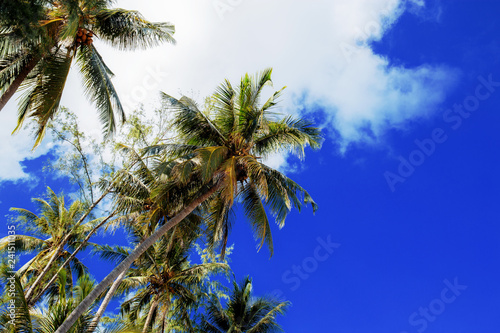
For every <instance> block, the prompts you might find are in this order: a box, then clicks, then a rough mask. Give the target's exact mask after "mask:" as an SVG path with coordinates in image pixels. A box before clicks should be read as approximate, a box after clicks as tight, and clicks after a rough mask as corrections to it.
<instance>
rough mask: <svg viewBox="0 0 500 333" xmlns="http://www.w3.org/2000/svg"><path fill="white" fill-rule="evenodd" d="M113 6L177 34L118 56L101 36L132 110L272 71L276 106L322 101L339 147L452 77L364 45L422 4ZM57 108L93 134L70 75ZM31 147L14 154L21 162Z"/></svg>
mask: <svg viewBox="0 0 500 333" xmlns="http://www.w3.org/2000/svg"><path fill="white" fill-rule="evenodd" d="M117 6H119V7H123V8H130V9H138V10H140V11H141V12H142V13H143V14H144V16H145V17H146V18H148V19H150V20H154V21H166V20H167V21H171V22H173V23H174V24H175V25H176V30H177V32H176V35H175V37H176V39H177V41H178V43H177V45H176V46H171V45H164V46H161V47H158V48H155V49H152V50H148V51H140V52H120V51H115V50H112V49H111V48H109V47H108V46H106V45H102V44H100V43H99V42H97V46H98V47H99V49H100V50H101V54H102V55H103V58H104V59H105V60H106V61H107V63H108V65H109V66H110V67H111V69H112V70H113V71H114V72H115V74H116V77H115V80H114V82H115V86H116V87H117V89H118V91H119V92H120V94H121V96H122V99H123V100H124V104H125V105H126V108H127V109H128V110H129V111H130V110H132V109H133V108H134V107H135V106H136V105H137V104H138V103H143V104H144V105H145V106H146V109H147V108H148V107H150V106H152V105H154V104H155V101H156V100H157V96H158V91H159V90H162V91H165V92H168V93H169V94H172V95H176V96H179V95H180V94H181V93H182V94H186V95H188V96H191V97H194V98H197V99H199V100H202V99H203V97H204V96H206V95H208V94H210V93H211V92H212V91H213V89H214V88H215V87H216V86H217V85H218V84H219V83H220V82H221V81H222V80H223V79H224V78H228V79H230V80H232V81H237V80H239V78H240V76H241V75H242V74H244V73H246V72H249V73H254V72H257V71H259V70H262V69H263V68H266V67H273V68H274V73H273V77H274V83H275V87H276V88H281V87H282V86H284V85H287V86H288V89H287V90H286V93H285V95H284V97H283V108H282V109H281V111H282V112H288V113H295V112H298V111H297V110H299V109H308V108H310V107H311V106H313V105H320V106H321V107H322V108H323V109H324V111H325V113H326V115H327V117H326V119H327V122H328V125H329V126H331V127H333V128H334V129H335V131H336V133H338V135H339V136H340V140H341V142H342V145H343V147H344V148H345V147H346V146H348V144H349V143H351V142H358V141H366V140H370V141H373V140H377V138H378V137H379V136H380V135H382V134H383V132H384V130H385V129H387V128H389V127H394V126H401V125H402V124H404V123H405V121H407V120H409V119H413V118H414V117H419V116H422V115H425V114H426V113H427V112H429V110H433V109H435V107H436V106H437V105H438V104H439V103H441V102H442V101H443V99H444V97H445V94H446V91H447V89H448V87H450V85H451V84H452V82H453V81H454V80H455V79H456V75H455V74H454V72H453V71H452V70H450V69H448V68H446V67H444V66H440V65H436V64H421V66H420V67H418V68H405V67H393V66H391V65H390V63H389V61H388V60H387V59H385V58H384V57H383V56H380V55H377V54H375V53H374V52H373V51H372V50H371V48H370V44H369V43H370V41H372V40H379V39H381V38H382V37H383V35H384V32H386V31H387V30H388V29H390V28H391V26H392V25H393V24H394V23H395V22H396V21H397V19H398V18H399V17H400V15H401V14H402V13H403V12H404V11H405V10H411V11H412V12H414V11H417V9H418V10H419V11H420V12H422V11H425V3H424V2H423V1H422V0H418V1H417V0H412V1H402V0H401V1H400V0H336V1H329V0H321V1H320V0H317V1H310V2H304V1H289V0H252V1H249V0H213V1H199V0H183V1H160V0H154V1H153V0H151V1H142V2H139V1H132V0H121V1H118V2H117ZM299 96H307V98H298V97H299ZM298 100H300V101H301V104H300V105H297V104H296V103H295V102H294V101H298ZM63 104H64V105H66V106H68V107H70V108H71V109H72V110H74V111H77V113H78V114H79V116H80V119H81V122H82V127H83V129H84V130H86V131H87V132H92V133H95V135H98V133H99V128H100V126H99V125H98V123H97V117H96V112H95V111H93V109H92V107H91V106H89V105H88V103H87V102H86V101H85V99H84V97H83V96H82V94H81V89H80V80H79V78H78V77H77V75H76V74H75V73H74V74H72V75H71V77H70V79H69V82H68V89H67V91H66V92H65V94H64V96H63ZM10 108H11V112H14V111H13V107H12V106H10ZM5 111H8V110H4V112H5ZM2 113H3V112H2ZM2 116H3V115H2ZM1 124H2V125H0V126H5V123H4V122H2V123H1ZM7 125H9V124H7ZM4 129H5V128H4ZM16 138H19V136H18V137H16ZM10 145H12V147H19V146H18V145H17V144H16V143H15V140H14V139H11V138H6V141H4V144H3V145H2V148H0V153H5V152H6V150H12V149H14V148H11V147H7V146H10ZM26 147H30V146H29V144H28V143H27V144H26ZM28 150H29V149H27V150H26V151H24V150H20V151H19V152H18V153H16V157H15V159H17V162H19V161H21V160H22V159H23V158H25V157H26V156H28V155H25V153H26V152H27V151H28ZM275 160H276V162H277V163H278V164H279V161H280V160H281V161H282V162H281V163H286V162H285V161H286V159H285V158H281V159H275ZM5 168H7V169H8V168H12V165H11V166H5ZM14 169H15V168H14ZM19 170H20V169H19V168H17V175H18V176H19V177H22V176H23V173H22V172H19ZM15 174H16V173H12V175H15Z"/></svg>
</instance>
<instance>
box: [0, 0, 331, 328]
mask: <svg viewBox="0 0 500 333" xmlns="http://www.w3.org/2000/svg"><path fill="white" fill-rule="evenodd" d="M111 4H112V1H111V0H59V1H53V0H36V1H32V0H16V1H14V2H12V3H11V2H9V1H7V2H4V3H2V4H1V5H0V11H1V13H2V14H1V15H0V35H1V41H0V55H1V62H0V93H1V94H2V95H1V98H0V109H1V108H2V107H3V106H4V105H5V104H6V102H7V101H8V100H9V99H10V98H11V97H12V95H13V94H14V93H15V92H16V91H17V90H18V89H19V88H22V90H23V95H22V96H21V99H20V104H19V121H18V125H17V128H19V127H20V126H22V124H23V121H24V120H26V119H28V118H33V119H34V122H35V124H36V130H35V134H36V137H37V138H36V141H35V145H36V144H39V143H40V141H41V140H42V138H43V135H44V133H45V131H46V128H47V126H48V124H49V123H50V121H51V119H52V118H53V117H54V115H55V114H56V112H57V111H58V109H59V102H60V98H61V95H62V90H63V88H64V84H65V81H66V77H67V75H68V71H69V69H70V67H71V64H72V63H73V61H75V62H76V63H77V64H78V65H79V66H80V71H81V73H82V75H83V78H84V88H85V92H86V93H87V95H88V96H89V98H90V99H91V100H92V101H93V102H94V103H95V105H96V108H97V110H98V111H99V115H100V119H101V120H102V122H103V124H104V133H105V134H111V133H113V131H114V130H115V124H116V122H115V114H116V115H117V116H118V118H121V119H123V120H124V119H125V117H124V114H123V110H122V108H121V105H120V102H119V99H118V96H117V94H116V92H115V90H114V88H113V85H112V83H111V80H110V77H111V75H112V73H111V71H110V70H109V68H108V67H107V66H106V65H105V64H104V62H103V60H102V58H101V57H100V55H99V53H98V52H97V50H96V49H95V47H94V45H93V39H95V40H97V39H99V40H103V41H107V42H109V43H111V45H114V46H117V47H119V48H120V49H134V48H136V47H150V46H152V45H155V44H157V43H160V42H165V41H166V42H174V39H173V38H172V34H173V32H174V29H173V26H172V25H170V24H166V23H151V22H148V21H146V20H145V19H144V18H143V17H142V16H141V15H140V14H139V13H137V12H134V11H127V10H123V9H110V8H109V7H110V5H111ZM28 18H29V21H28V20H27V19H28ZM82 31H85V34H86V36H92V37H93V39H91V40H90V42H89V41H87V38H89V37H86V42H82ZM89 33H91V35H90V34H89ZM271 72H272V70H271V69H266V70H264V71H262V72H261V73H258V74H257V75H255V76H250V75H248V74H247V75H245V76H243V77H242V79H241V81H240V82H239V84H238V85H237V86H234V87H233V86H232V85H231V83H230V82H229V81H227V80H226V81H224V82H223V83H222V84H221V85H220V86H219V87H218V88H217V89H216V91H215V92H214V94H213V95H212V96H211V99H210V100H211V102H210V103H207V104H206V105H205V107H204V108H201V107H200V106H198V105H197V103H196V102H195V101H193V100H192V99H190V98H188V97H185V96H184V97H182V98H180V99H177V98H174V97H172V96H169V95H167V94H163V95H162V98H163V101H164V109H163V110H162V112H166V113H168V115H169V118H170V121H171V122H170V123H169V125H170V129H171V132H172V135H170V136H169V138H168V139H165V138H162V139H161V140H160V139H158V140H154V141H153V142H152V143H148V144H143V145H134V144H133V145H125V144H121V145H119V146H120V150H121V152H122V153H123V156H125V158H124V163H123V167H122V168H120V169H119V170H118V171H116V172H113V173H112V174H111V175H109V176H108V177H106V178H103V179H101V181H100V182H99V183H98V185H99V188H100V194H101V195H100V197H99V198H97V199H95V200H94V201H93V202H90V203H87V202H83V201H82V202H81V201H79V200H75V201H73V202H72V203H71V205H69V207H67V205H66V203H65V200H64V196H58V195H56V193H55V192H54V191H52V190H51V189H49V190H48V195H47V198H45V199H41V198H39V199H36V202H37V203H38V204H39V206H40V207H39V208H40V209H39V213H34V212H30V211H28V210H25V209H20V208H15V209H14V210H15V212H16V213H17V215H18V222H19V223H20V225H23V226H24V227H25V230H26V231H27V233H26V235H17V236H16V240H15V244H16V250H17V252H18V254H33V253H34V256H33V257H32V258H31V259H30V260H29V261H28V262H26V263H25V264H24V265H23V266H22V267H20V268H19V269H18V270H17V272H16V286H17V287H16V288H17V291H18V292H17V293H16V296H15V303H16V305H17V307H16V309H17V312H16V316H15V318H14V319H12V318H10V317H9V315H8V312H5V313H4V314H3V315H2V316H1V317H0V329H1V330H2V332H52V333H53V332H56V333H62V332H273V331H275V330H278V329H279V328H280V327H279V325H278V324H277V322H276V316H277V315H279V314H283V313H284V311H285V309H286V306H287V304H288V303H287V302H281V301H277V300H274V299H272V298H256V297H253V296H252V292H251V291H252V282H251V279H250V278H246V279H245V280H244V281H243V282H242V283H241V284H239V285H238V284H237V283H234V286H233V290H232V291H231V292H229V291H228V290H227V288H225V287H224V284H221V283H220V282H219V281H218V278H217V276H219V275H220V274H222V275H226V276H231V274H230V268H229V266H228V263H227V260H226V258H225V256H226V249H227V244H228V237H229V234H230V231H231V226H232V225H233V223H234V222H236V214H235V211H234V207H235V205H240V206H241V207H242V211H243V212H244V214H245V215H246V217H247V219H248V222H249V223H250V224H251V226H252V229H253V231H254V236H255V237H256V239H257V240H258V242H259V249H260V248H261V247H262V246H263V245H264V244H265V245H266V246H267V248H268V249H269V251H270V253H271V255H272V253H273V240H272V235H271V223H270V221H271V218H270V217H269V213H270V214H271V215H272V216H273V219H275V220H276V222H277V223H278V225H279V226H280V227H282V226H283V225H284V223H285V218H286V216H287V214H288V213H289V212H290V211H291V209H292V208H294V207H295V208H297V209H298V210H300V209H301V207H302V206H303V205H304V204H308V203H310V204H311V205H312V207H313V210H316V208H317V207H316V204H315V202H314V201H313V199H312V198H311V196H310V195H309V193H308V192H307V191H306V190H304V189H303V188H302V187H301V186H300V185H298V184H297V183H295V182H294V181H293V180H291V179H290V178H288V177H287V176H286V175H284V174H283V173H281V172H279V171H277V170H274V169H272V168H270V167H269V166H267V165H266V164H265V161H266V158H268V157H269V156H271V155H272V154H274V153H276V152H291V153H294V154H296V155H297V156H299V157H300V158H302V157H303V156H304V149H305V147H306V146H310V147H311V148H313V149H316V148H319V146H320V142H321V136H320V131H319V130H318V129H317V128H315V127H314V126H313V125H312V124H311V123H310V122H308V121H306V120H304V119H296V118H294V117H291V116H288V117H280V116H279V114H277V113H275V112H274V108H275V106H276V104H277V102H278V98H279V96H280V95H281V92H282V90H283V89H281V90H279V91H276V92H275V93H274V94H272V95H271V96H270V97H269V98H268V99H267V100H266V101H261V100H260V99H261V97H262V92H263V89H264V88H265V87H266V86H269V85H270V84H271ZM105 198H106V199H109V200H111V203H112V209H111V210H110V212H109V213H108V214H106V215H104V216H100V217H97V218H96V216H95V215H96V211H95V207H96V206H97V205H99V204H100V203H101V202H102V200H104V199H105ZM111 226H113V227H119V228H121V229H122V230H124V231H125V232H126V233H127V234H128V235H129V239H130V242H129V247H120V246H110V245H108V244H97V243H93V242H91V241H90V240H91V238H92V236H93V235H95V233H96V232H97V231H99V230H102V229H106V230H107V228H109V227H111ZM8 242H9V240H8V239H7V238H5V239H2V240H0V250H2V249H5V248H6V247H7V246H8ZM200 244H203V248H204V249H203V250H202V253H203V254H204V255H203V256H202V258H203V260H202V261H201V262H200V263H199V264H193V263H191V260H190V256H191V255H193V252H194V250H193V249H194V248H196V247H199V245H200ZM83 250H86V251H87V252H85V253H89V252H88V251H92V252H91V253H92V255H94V256H100V257H101V258H102V260H109V261H111V262H112V263H113V264H114V268H113V269H112V270H111V272H110V273H109V274H108V275H107V276H106V277H105V278H104V279H103V280H102V281H100V282H99V283H97V282H95V281H94V280H93V279H92V278H91V275H90V274H91V272H90V270H89V269H88V268H87V267H85V265H84V264H83V263H82V262H81V261H80V260H79V258H80V256H81V254H82V252H81V251H83ZM217 253H219V254H217ZM3 265H4V267H2V272H3V273H2V274H3V275H2V276H3V278H6V276H7V271H8V268H7V266H6V264H5V263H4V264H3ZM228 293H229V294H230V295H229V296H226V294H228ZM120 296H121V297H122V302H121V306H120V309H121V311H120V314H117V315H115V316H114V317H107V316H104V313H105V310H106V308H107V306H108V304H109V302H110V301H111V299H112V298H116V297H120ZM225 297H228V298H229V299H228V300H224V299H225ZM9 301H10V300H9V297H8V296H7V295H4V298H3V304H4V307H5V305H6V304H8V302H9ZM11 320H14V323H13V322H12V321H11Z"/></svg>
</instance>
